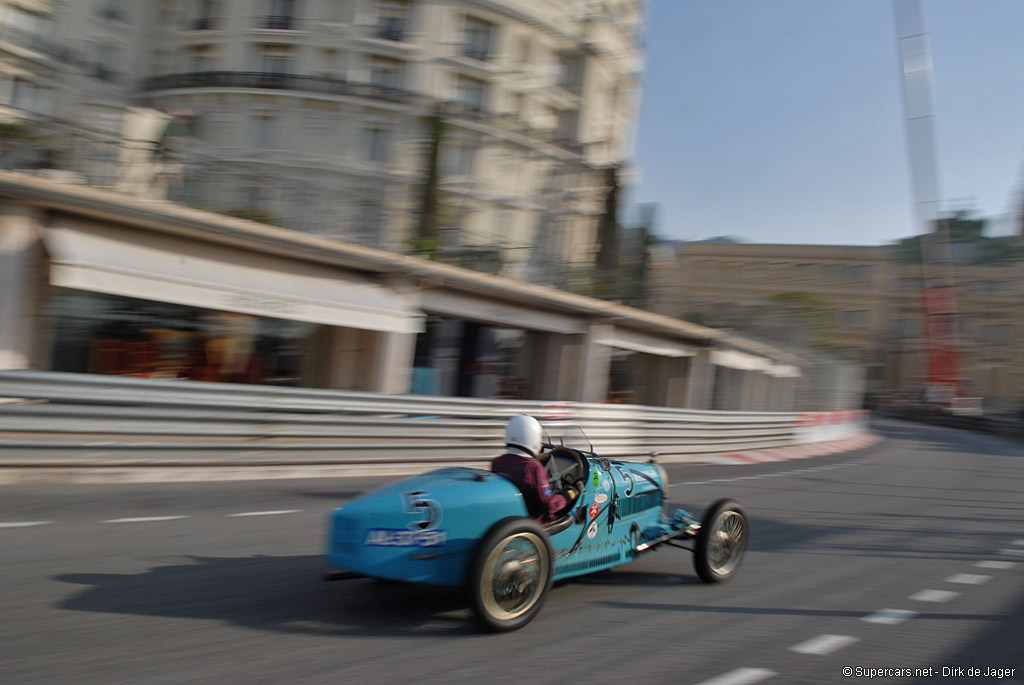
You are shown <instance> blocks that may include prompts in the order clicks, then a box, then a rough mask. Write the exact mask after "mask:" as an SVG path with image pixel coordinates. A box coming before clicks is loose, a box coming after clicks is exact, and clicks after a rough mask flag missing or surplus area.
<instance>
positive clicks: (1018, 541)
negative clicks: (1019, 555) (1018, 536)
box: [1013, 540, 1024, 545]
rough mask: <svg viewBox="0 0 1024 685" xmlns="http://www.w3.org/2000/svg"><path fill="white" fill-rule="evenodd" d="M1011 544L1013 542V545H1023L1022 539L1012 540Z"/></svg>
mask: <svg viewBox="0 0 1024 685" xmlns="http://www.w3.org/2000/svg"><path fill="white" fill-rule="evenodd" d="M1013 544H1015V545H1024V540H1014V541H1013Z"/></svg>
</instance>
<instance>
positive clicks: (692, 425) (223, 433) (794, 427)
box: [0, 371, 866, 464]
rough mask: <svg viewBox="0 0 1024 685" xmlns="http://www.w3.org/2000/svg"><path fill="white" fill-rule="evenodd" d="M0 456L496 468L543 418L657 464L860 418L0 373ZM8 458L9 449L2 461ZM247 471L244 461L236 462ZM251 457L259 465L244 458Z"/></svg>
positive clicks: (784, 439)
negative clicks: (530, 421) (125, 454)
mask: <svg viewBox="0 0 1024 685" xmlns="http://www.w3.org/2000/svg"><path fill="white" fill-rule="evenodd" d="M0 398H6V399H7V401H6V402H3V403H0V450H4V451H5V452H7V453H10V452H11V451H12V449H11V448H17V450H19V453H20V454H25V453H27V452H26V450H28V451H31V450H33V449H43V448H45V449H49V450H51V451H52V450H69V451H70V450H75V449H78V450H81V448H82V447H90V448H96V447H97V446H102V448H103V449H104V450H106V451H107V452H109V451H111V450H115V451H116V450H124V451H129V450H134V451H140V450H141V451H150V452H152V453H154V454H156V453H158V452H159V453H160V454H162V455H164V458H167V457H166V455H167V454H168V453H176V454H177V455H179V457H178V458H179V460H181V459H184V458H187V459H188V460H189V461H190V463H202V460H203V459H207V460H210V461H217V460H218V459H219V460H221V461H224V460H225V459H226V456H225V455H227V454H229V453H230V454H232V455H234V456H233V457H232V459H242V458H251V459H258V455H259V454H260V452H261V451H264V452H269V451H273V453H274V454H275V455H278V458H279V459H280V460H282V461H291V462H302V461H306V462H308V461H310V460H312V459H316V460H318V461H320V462H322V463H348V464H351V463H365V464H373V463H379V464H383V463H391V464H394V463H409V462H417V463H419V462H429V463H434V462H444V463H452V462H471V461H479V460H480V459H482V458H486V457H487V456H493V455H494V454H497V453H498V452H499V451H500V450H501V449H502V447H503V444H502V436H503V430H504V424H505V421H506V420H507V418H508V417H509V416H511V415H513V414H517V413H527V414H531V415H534V416H536V417H538V418H539V419H540V420H541V422H542V423H543V424H544V426H545V428H546V429H547V430H548V431H549V432H550V434H551V436H552V437H553V438H554V439H556V440H557V439H558V438H559V437H560V436H561V434H562V432H563V431H564V429H565V428H566V427H567V426H569V425H578V426H580V427H581V428H583V430H584V431H585V432H586V435H587V437H588V438H589V439H590V440H591V441H592V443H593V446H594V448H595V449H596V450H597V451H598V453H599V454H602V455H605V456H618V457H634V458H646V457H648V456H649V454H650V453H651V452H658V453H659V455H660V456H661V458H662V459H664V460H665V461H687V460H693V459H696V458H697V457H698V456H700V455H707V454H717V453H727V452H735V451H749V450H758V449H770V448H775V447H783V446H788V445H793V444H801V443H806V442H811V441H818V440H834V439H840V438H843V437H849V436H850V435H854V434H856V433H858V432H864V431H865V430H866V416H865V415H864V413H863V412H838V413H837V412H830V413H827V414H823V415H822V416H825V417H831V416H832V415H834V414H843V415H847V414H848V415H849V416H848V417H846V418H849V419H850V420H845V419H844V420H843V421H832V420H831V418H830V419H829V420H825V419H822V420H818V417H819V414H818V413H811V414H796V413H791V412H725V411H698V410H689V409H670V408H664V407H645V406H636V405H621V404H586V403H575V402H531V401H517V400H488V399H473V398H452V397H428V396H414V395H381V394H376V393H365V392H346V391H336V390H316V389H303V388H285V387H270V386H251V385H234V384H224V383H201V382H192V381H178V380H154V379H139V378H125V377H115V376H100V375H87V374H69V373H56V372H41V371H3V372H0ZM4 448H7V449H6V450H5V449H4ZM243 453H244V454H246V455H250V456H249V457H244V456H240V455H242V454H243ZM253 455H257V456H253Z"/></svg>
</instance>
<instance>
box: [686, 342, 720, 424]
mask: <svg viewBox="0 0 1024 685" xmlns="http://www.w3.org/2000/svg"><path fill="white" fill-rule="evenodd" d="M687 380H688V383H687V384H686V385H687V387H686V390H685V398H686V399H685V404H684V406H685V407H686V408H687V409H711V397H712V393H713V392H714V383H715V368H714V366H712V364H711V350H709V349H708V348H706V347H698V348H697V353H696V354H695V355H694V356H692V357H690V373H689V378H688V379H687Z"/></svg>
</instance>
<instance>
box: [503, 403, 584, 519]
mask: <svg viewBox="0 0 1024 685" xmlns="http://www.w3.org/2000/svg"><path fill="white" fill-rule="evenodd" d="M541 433H542V431H541V427H540V423H539V422H538V421H537V419H535V418H533V417H532V416H527V415H526V414H519V415H518V416H513V417H512V418H511V419H509V421H508V426H506V428H505V446H506V447H507V448H508V452H507V453H505V454H503V455H501V456H500V457H496V458H495V459H494V460H492V461H491V471H493V472H494V473H498V474H501V475H502V476H505V477H506V478H508V479H509V480H510V481H512V482H513V483H515V484H516V486H517V487H518V488H519V489H520V490H521V491H522V493H523V498H525V499H526V510H527V511H529V512H530V516H533V517H535V518H536V519H537V520H538V521H551V520H553V519H554V518H556V516H557V515H558V514H559V513H561V512H562V510H564V509H566V508H567V507H568V506H569V504H570V503H571V502H572V501H573V500H575V499H576V496H577V495H578V494H579V493H578V492H576V491H575V490H574V489H572V488H569V489H568V491H567V494H568V496H569V497H568V499H567V498H566V497H565V496H564V495H554V494H552V493H551V485H550V483H549V482H548V471H547V469H546V468H544V465H543V464H541V463H540V461H538V457H539V456H540V450H541Z"/></svg>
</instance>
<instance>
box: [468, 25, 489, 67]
mask: <svg viewBox="0 0 1024 685" xmlns="http://www.w3.org/2000/svg"><path fill="white" fill-rule="evenodd" d="M493 33H494V26H492V25H491V24H488V23H487V22H486V21H482V20H480V19H474V18H473V17H466V30H465V48H464V51H463V54H464V55H465V56H466V57H472V58H473V59H478V60H481V61H483V60H486V59H487V58H488V57H490V55H491V38H492V34H493Z"/></svg>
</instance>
